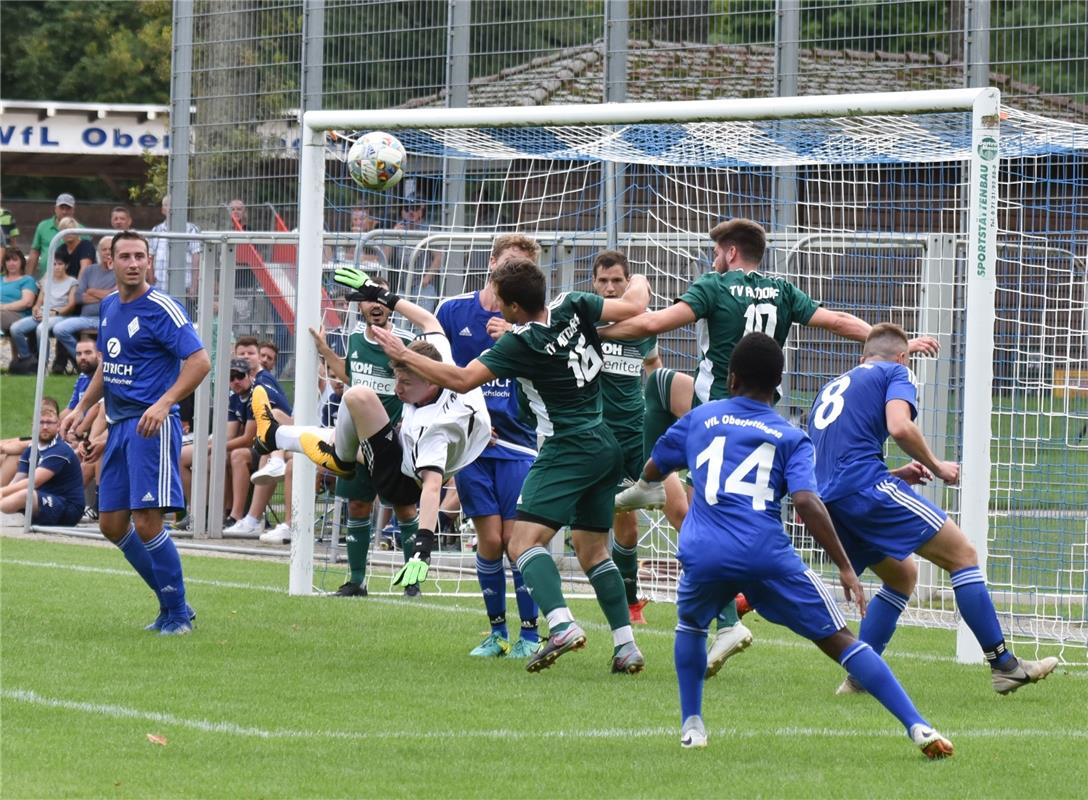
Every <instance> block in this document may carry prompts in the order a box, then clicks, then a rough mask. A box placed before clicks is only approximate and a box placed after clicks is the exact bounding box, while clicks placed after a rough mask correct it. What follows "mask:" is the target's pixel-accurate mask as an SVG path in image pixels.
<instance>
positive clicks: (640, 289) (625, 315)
mask: <svg viewBox="0 0 1088 800" xmlns="http://www.w3.org/2000/svg"><path fill="white" fill-rule="evenodd" d="M649 304H650V284H649V283H648V282H647V281H646V276H645V275H632V276H631V280H630V282H628V284H627V290H626V291H625V292H624V293H623V295H622V296H621V297H618V298H614V299H605V301H604V306H603V307H602V309H601V320H602V321H603V322H620V321H621V320H625V319H630V318H631V317H634V316H638V315H639V314H641V313H642V312H644V311H645V310H646V306H648V305H649Z"/></svg>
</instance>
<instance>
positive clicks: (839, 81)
mask: <svg viewBox="0 0 1088 800" xmlns="http://www.w3.org/2000/svg"><path fill="white" fill-rule="evenodd" d="M628 47H629V49H628V68H627V99H628V100H630V101H639V100H643V101H648V100H705V99H711V98H717V97H768V96H772V95H773V94H774V48H773V47H771V46H769V45H736V44H691V43H682V44H676V43H670V42H652V41H631V42H629V45H628ZM799 62H800V68H799V70H798V79H797V93H798V94H800V95H821V94H848V93H856V92H887V91H908V90H916V89H954V88H958V87H961V86H962V85H963V67H962V65H961V64H960V63H957V62H953V61H952V59H951V58H950V57H949V56H948V55H947V54H945V53H940V52H933V53H890V52H885V51H881V50H876V51H863V50H824V49H820V48H804V49H801V51H800V54H799ZM603 80H604V43H603V42H602V41H597V42H594V43H592V44H587V45H582V46H580V47H573V48H567V49H565V50H559V51H556V52H554V53H549V54H545V55H541V56H538V57H536V58H533V59H531V60H530V61H528V62H526V63H524V64H519V65H517V66H513V67H508V68H506V69H504V70H502V71H501V72H498V73H496V74H494V75H487V76H483V77H479V78H474V79H473V80H472V81H471V83H470V84H469V105H470V106H504V105H553V104H565V103H601V102H604V93H603V89H602V86H603ZM990 85H992V86H996V87H998V88H999V89H1001V91H1002V95H1003V100H1004V102H1005V103H1006V104H1007V105H1010V106H1014V107H1016V108H1020V109H1023V110H1025V111H1031V112H1034V113H1037V114H1042V115H1045V116H1050V117H1056V118H1060V119H1067V120H1070V121H1078V122H1083V121H1085V120H1088V105H1085V104H1083V103H1075V102H1073V100H1072V98H1069V97H1063V96H1054V95H1045V94H1041V90H1040V87H1038V86H1035V85H1031V84H1025V83H1022V82H1020V81H1014V80H1012V78H1011V77H1010V76H1009V75H1006V74H1003V73H999V72H991V73H990ZM444 102H445V92H441V93H438V94H432V95H429V96H426V97H420V98H415V99H414V100H411V101H409V102H408V103H405V104H404V107H405V108H418V107H425V106H437V105H441V104H442V103H444Z"/></svg>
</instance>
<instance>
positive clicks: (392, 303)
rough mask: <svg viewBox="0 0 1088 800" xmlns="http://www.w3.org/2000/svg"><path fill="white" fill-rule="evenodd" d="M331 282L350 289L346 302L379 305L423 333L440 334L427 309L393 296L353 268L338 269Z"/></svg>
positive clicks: (435, 320) (440, 328)
mask: <svg viewBox="0 0 1088 800" xmlns="http://www.w3.org/2000/svg"><path fill="white" fill-rule="evenodd" d="M333 280H334V281H336V282H337V283H339V284H340V285H341V286H347V287H348V288H349V289H352V294H350V295H348V300H369V301H371V302H375V303H381V304H382V305H383V306H385V307H386V308H388V309H389V310H390V311H397V312H398V313H400V314H401V315H403V316H404V318H405V319H406V320H408V321H409V322H410V323H412V324H413V325H415V326H416V327H417V328H419V329H420V330H421V331H423V332H424V333H441V332H442V325H441V324H439V322H438V319H437V318H436V317H435V315H434V314H432V313H431V312H430V311H428V310H427V309H425V308H423V307H422V306H417V305H416V304H415V303H413V302H412V301H410V300H405V299H404V298H403V297H400V296H399V295H395V294H393V293H392V292H391V291H389V290H388V289H387V288H385V287H384V286H380V285H378V284H376V283H374V282H373V281H372V280H370V276H369V275H367V274H366V273H365V272H363V271H362V270H359V269H355V268H354V267H339V268H338V269H337V270H336V272H335V273H334V274H333Z"/></svg>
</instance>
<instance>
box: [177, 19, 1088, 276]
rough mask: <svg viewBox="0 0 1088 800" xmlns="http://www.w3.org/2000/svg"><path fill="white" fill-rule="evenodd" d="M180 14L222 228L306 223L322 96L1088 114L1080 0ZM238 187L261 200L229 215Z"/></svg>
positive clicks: (338, 222)
mask: <svg viewBox="0 0 1088 800" xmlns="http://www.w3.org/2000/svg"><path fill="white" fill-rule="evenodd" d="M174 8H175V10H174V33H175V42H174V71H173V74H174V77H173V83H174V85H173V87H172V89H173V91H172V98H173V104H174V110H175V114H174V115H173V118H172V126H173V128H174V130H173V131H172V133H173V134H174V135H173V141H174V142H179V143H180V142H184V141H189V142H190V148H189V150H188V151H187V152H184V153H181V152H177V151H175V157H174V162H176V163H174V164H172V169H171V193H172V195H173V196H174V198H175V214H176V221H177V222H178V223H179V224H180V223H181V222H183V221H184V220H185V218H186V217H187V218H188V220H189V221H191V222H195V223H196V224H198V225H200V226H201V227H203V228H206V229H223V228H226V229H231V228H237V227H239V226H241V227H243V228H245V229H250V230H290V229H291V228H293V227H294V225H295V224H296V213H297V212H296V209H295V202H296V193H297V185H296V184H297V155H296V152H297V137H298V126H297V120H298V115H299V112H300V110H303V109H311V108H319V107H326V108H379V107H418V106H421V105H451V106H460V105H521V104H534V105H539V104H555V103H582V102H601V101H603V100H607V101H614V102H625V101H629V100H678V99H697V98H710V97H758V96H776V95H777V96H787V95H811V94H836V93H843V92H862V91H897V90H905V89H917V88H926V89H930V88H953V87H958V86H965V85H966V86H977V85H985V84H990V85H994V86H997V87H999V88H1000V89H1001V90H1002V93H1003V97H1004V100H1005V102H1006V103H1007V104H1009V105H1011V106H1015V107H1020V108H1024V109H1026V110H1029V111H1034V112H1036V113H1042V114H1045V115H1047V116H1051V117H1056V118H1062V119H1068V120H1073V121H1080V122H1083V121H1088V4H1085V3H1083V2H1081V0H1015V1H1014V0H904V1H903V2H896V3H889V2H886V1H885V0H730V1H729V2H727V0H365V1H362V2H361V1H360V0H176V2H175V5H174ZM186 107H190V108H192V109H193V113H192V116H191V118H190V117H189V115H186V114H184V113H183V110H184V109H185V108H186ZM408 188H409V189H411V188H412V187H411V186H409V187H408ZM177 201H181V202H177ZM238 201H241V205H244V208H245V210H244V211H241V210H236V211H235V213H234V215H233V218H232V214H231V211H230V209H229V207H228V206H229V205H230V204H232V202H233V203H234V205H235V206H236V207H237V206H238V205H239V202H238ZM333 205H334V206H335V203H334V204H333ZM371 211H372V213H373V214H374V215H375V216H376V217H377V218H378V222H379V224H382V225H385V224H389V225H392V224H394V223H395V222H396V221H397V213H398V211H397V209H396V208H395V207H386V208H376V209H372V210H371ZM326 226H327V228H328V230H330V231H335V230H349V229H350V210H349V209H347V208H342V209H339V210H337V209H334V210H333V211H331V212H330V214H329V218H328V219H327V220H326ZM178 229H180V228H178ZM181 258H182V255H181V254H180V252H179V254H178V255H177V259H178V260H179V263H180V260H181Z"/></svg>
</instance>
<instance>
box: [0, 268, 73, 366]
mask: <svg viewBox="0 0 1088 800" xmlns="http://www.w3.org/2000/svg"><path fill="white" fill-rule="evenodd" d="M66 266H67V262H66V261H65V259H64V256H63V255H62V254H61V252H60V251H59V250H58V251H57V252H56V253H54V254H53V280H52V281H47V282H46V283H45V284H44V286H43V287H42V291H40V292H38V299H37V300H36V301H35V302H34V307H33V308H32V309H31V312H30V316H28V317H23V318H22V319H21V320H19V321H18V322H16V323H15V324H14V325H12V326H11V330H10V332H9V333H10V335H11V346H12V347H13V348H14V349H15V361H14V362H12V365H11V369H12V372H15V371H19V372H23V371H24V370H25V371H26V372H31V371H33V370H35V369H37V367H38V358H37V355H36V354H32V353H31V352H30V342H29V341H27V337H28V336H29V335H30V332H31V331H33V330H34V329H35V328H37V329H38V341H39V342H40V341H41V338H42V337H43V336H45V337H48V336H49V331H50V330H51V329H52V328H53V326H55V325H56V324H57V323H58V322H63V321H64V319H65V318H67V317H69V316H71V315H72V314H74V313H75V310H76V288H77V286H78V283H79V282H78V281H77V280H76V279H75V278H73V277H72V276H71V275H69V274H67V273H66V272H65V271H64V270H65V267H66ZM47 295H48V296H47ZM46 303H48V304H49V322H48V326H49V327H48V328H47V327H46V324H47V323H46V322H44V321H43V319H42V318H43V317H44V316H45V314H44V310H45V304H46Z"/></svg>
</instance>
